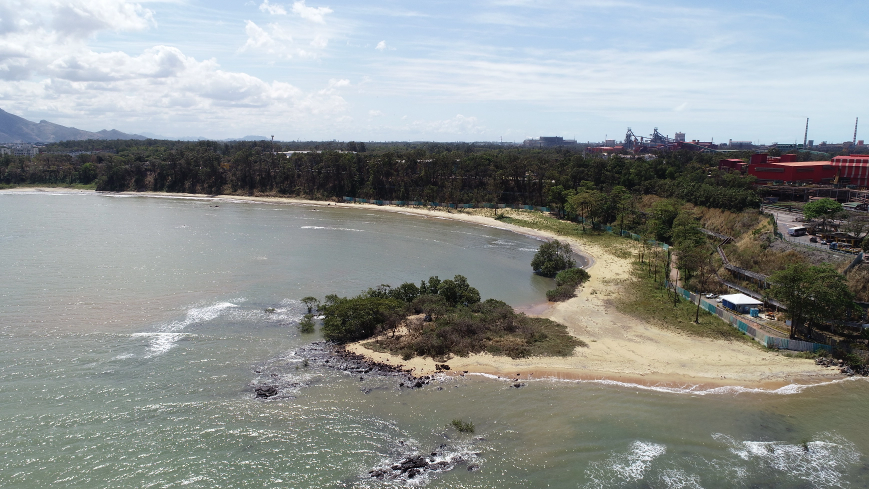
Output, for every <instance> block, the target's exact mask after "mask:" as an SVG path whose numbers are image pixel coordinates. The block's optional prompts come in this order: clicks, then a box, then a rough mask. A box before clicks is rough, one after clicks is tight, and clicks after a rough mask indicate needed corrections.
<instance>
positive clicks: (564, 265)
mask: <svg viewBox="0 0 869 489" xmlns="http://www.w3.org/2000/svg"><path fill="white" fill-rule="evenodd" d="M572 254H573V250H571V248H570V244H569V243H567V242H561V241H558V240H557V239H553V240H552V241H550V242H548V243H543V244H542V245H540V247H539V248H538V249H537V253H536V254H535V255H534V258H533V259H532V260H531V268H532V269H533V270H534V273H536V274H538V275H543V276H544V277H555V275H556V274H557V273H558V272H560V271H562V270H567V269H568V268H573V267H575V266H576V262H575V261H574V260H573V258H572Z"/></svg>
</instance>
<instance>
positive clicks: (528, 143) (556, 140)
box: [522, 136, 576, 148]
mask: <svg viewBox="0 0 869 489" xmlns="http://www.w3.org/2000/svg"><path fill="white" fill-rule="evenodd" d="M522 146H525V147H526V148H558V147H561V146H576V140H575V139H564V138H563V137H561V136H540V137H539V138H537V139H526V140H525V141H523V142H522Z"/></svg>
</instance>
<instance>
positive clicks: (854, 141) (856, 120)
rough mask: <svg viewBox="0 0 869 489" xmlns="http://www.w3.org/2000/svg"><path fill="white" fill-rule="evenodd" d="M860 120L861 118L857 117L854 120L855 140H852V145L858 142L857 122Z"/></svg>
mask: <svg viewBox="0 0 869 489" xmlns="http://www.w3.org/2000/svg"><path fill="white" fill-rule="evenodd" d="M858 122H860V118H859V117H858V118H856V119H855V120H854V140H853V141H852V142H851V145H855V144H857V123H858Z"/></svg>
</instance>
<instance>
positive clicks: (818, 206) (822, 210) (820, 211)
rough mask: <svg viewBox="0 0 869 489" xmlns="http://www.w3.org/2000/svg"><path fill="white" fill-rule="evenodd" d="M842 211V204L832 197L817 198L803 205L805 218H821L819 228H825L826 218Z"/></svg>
mask: <svg viewBox="0 0 869 489" xmlns="http://www.w3.org/2000/svg"><path fill="white" fill-rule="evenodd" d="M840 212H842V204H840V203H838V202H836V201H835V200H833V199H818V200H815V201H812V202H809V203H808V204H806V205H804V206H803V215H804V216H806V219H816V218H818V217H820V218H821V229H824V230H826V229H827V219H829V218H830V217H832V216H834V215H836V214H838V213H840Z"/></svg>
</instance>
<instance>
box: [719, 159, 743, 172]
mask: <svg viewBox="0 0 869 489" xmlns="http://www.w3.org/2000/svg"><path fill="white" fill-rule="evenodd" d="M743 166H745V162H744V161H742V160H739V159H735V158H733V159H728V160H721V161H719V162H718V169H719V170H723V169H725V168H727V169H728V170H736V171H740V170H742V167H743Z"/></svg>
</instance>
